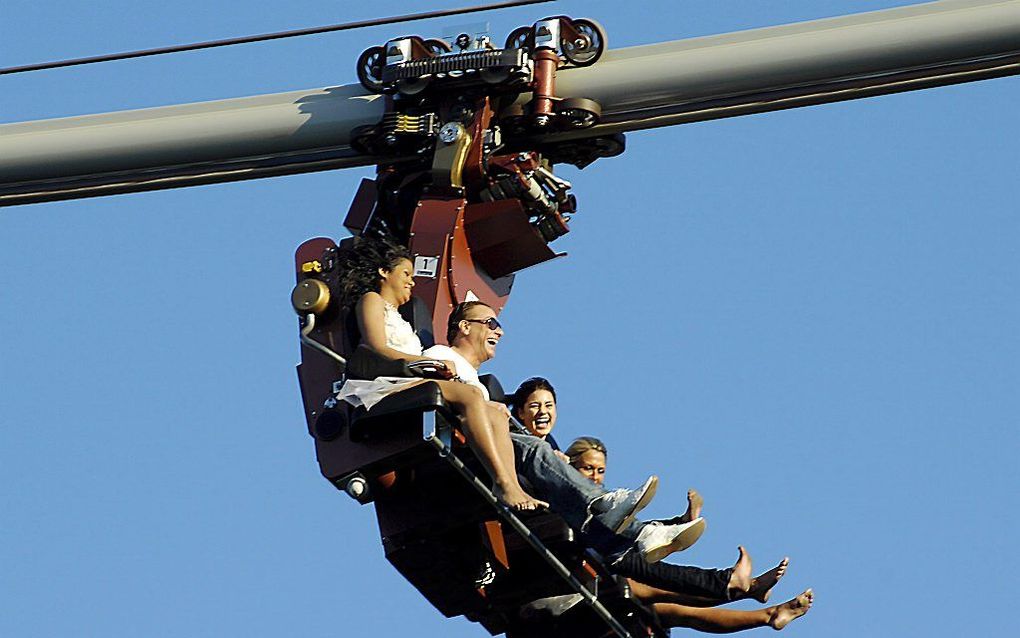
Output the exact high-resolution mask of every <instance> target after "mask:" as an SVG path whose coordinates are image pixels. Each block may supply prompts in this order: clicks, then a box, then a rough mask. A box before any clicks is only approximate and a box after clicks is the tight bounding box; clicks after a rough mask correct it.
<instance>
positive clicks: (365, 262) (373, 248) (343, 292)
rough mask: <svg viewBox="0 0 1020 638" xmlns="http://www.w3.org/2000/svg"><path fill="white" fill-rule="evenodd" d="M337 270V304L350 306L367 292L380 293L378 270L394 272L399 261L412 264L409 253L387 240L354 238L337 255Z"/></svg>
mask: <svg viewBox="0 0 1020 638" xmlns="http://www.w3.org/2000/svg"><path fill="white" fill-rule="evenodd" d="M336 259H337V263H338V265H339V270H340V276H341V279H340V303H341V304H342V305H343V306H345V307H346V306H352V305H354V304H355V303H357V301H358V300H359V299H361V296H362V295H364V294H365V293H366V292H379V283H380V281H381V279H382V278H381V277H380V276H379V269H380V268H382V269H383V270H393V268H394V267H395V266H396V265H397V264H399V263H400V262H401V261H402V260H404V259H406V260H408V261H411V252H410V251H409V250H407V249H406V248H404V247H403V246H401V245H399V244H396V243H394V242H392V241H389V240H387V239H371V238H369V237H355V238H354V241H353V242H351V244H350V245H348V246H345V247H343V248H340V249H339V250H337V252H336Z"/></svg>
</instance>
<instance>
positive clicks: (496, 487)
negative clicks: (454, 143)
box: [337, 238, 546, 511]
mask: <svg viewBox="0 0 1020 638" xmlns="http://www.w3.org/2000/svg"><path fill="white" fill-rule="evenodd" d="M337 259H338V260H339V264H340V268H341V272H343V273H344V278H343V281H342V282H341V288H342V290H341V303H342V304H343V305H345V306H346V307H350V306H352V305H353V306H354V312H355V315H356V317H357V320H358V328H359V329H360V331H361V342H362V343H363V344H365V345H367V346H368V347H369V348H371V349H372V350H373V351H375V352H376V353H378V354H379V355H381V356H383V357H385V358H387V359H392V360H404V361H407V362H415V361H428V360H429V359H428V358H427V357H424V356H422V344H421V341H420V340H419V339H418V335H416V334H415V332H414V328H412V327H411V324H409V323H407V321H405V320H404V318H403V317H401V316H400V313H399V312H397V308H398V307H399V306H401V305H403V304H405V303H407V302H408V301H410V300H411V289H412V288H414V276H413V274H414V266H413V265H412V263H411V254H410V252H408V250H407V249H406V248H404V247H403V246H399V245H396V244H393V243H390V242H388V241H383V240H376V239H369V238H356V239H355V241H354V242H353V245H352V246H351V247H350V248H346V249H342V250H340V251H338V253H337ZM442 363H443V365H442V366H441V370H440V372H441V373H442V374H445V376H447V379H441V380H433V381H434V382H435V383H437V384H438V385H439V389H440V391H441V392H442V394H443V399H444V400H446V402H447V403H448V404H450V405H451V406H452V407H453V409H454V410H455V411H456V412H457V414H458V415H460V417H461V427H462V428H463V432H464V436H465V438H466V439H467V442H468V445H470V446H471V449H472V450H474V452H475V455H476V456H477V457H478V460H479V461H481V463H482V465H483V466H484V467H485V469H486V471H487V472H488V473H489V476H491V477H492V481H493V488H492V489H493V492H494V493H495V495H496V497H497V498H498V499H499V500H500V501H501V502H503V503H504V504H505V505H507V506H508V507H510V508H511V509H513V510H518V511H520V510H532V509H536V508H538V507H544V506H546V503H544V502H543V501H539V500H538V499H535V498H533V497H532V496H530V495H528V494H527V493H526V492H525V491H524V489H523V488H522V487H521V485H520V483H519V482H518V480H517V473H516V472H515V470H514V458H513V447H512V445H511V444H510V440H509V439H510V434H509V431H508V430H507V429H506V428H505V427H502V428H500V427H498V426H497V424H498V422H499V421H498V419H496V418H495V416H496V415H494V414H493V413H492V408H491V407H490V406H489V405H488V403H487V402H486V401H485V399H484V397H483V396H482V394H481V392H479V391H478V389H477V388H474V387H472V386H470V385H467V384H465V383H460V382H458V381H457V380H456V379H455V378H454V370H455V369H456V368H455V367H454V365H453V364H452V363H450V362H442ZM424 381H425V380H422V379H409V378H391V377H382V378H378V379H370V380H359V379H348V380H347V381H346V382H345V383H344V385H343V387H342V388H341V389H340V392H339V398H341V399H343V400H345V401H347V402H348V403H350V404H352V405H354V406H360V405H364V406H365V407H366V408H369V409H371V407H372V406H373V405H375V404H376V403H377V402H378V401H379V400H381V399H382V398H383V397H385V396H387V395H389V394H392V393H394V392H399V391H400V390H404V389H407V388H408V387H411V386H413V385H417V384H419V383H423V382H424ZM504 423H505V421H504ZM504 439H505V440H504ZM508 452H509V455H508Z"/></svg>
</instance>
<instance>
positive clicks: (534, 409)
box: [512, 377, 560, 451]
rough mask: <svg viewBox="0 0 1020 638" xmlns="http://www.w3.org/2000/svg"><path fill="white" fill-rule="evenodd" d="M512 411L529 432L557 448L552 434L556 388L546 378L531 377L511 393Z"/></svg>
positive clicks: (554, 423)
mask: <svg viewBox="0 0 1020 638" xmlns="http://www.w3.org/2000/svg"><path fill="white" fill-rule="evenodd" d="M512 399H513V412H514V415H516V416H517V418H518V419H520V421H521V423H522V424H523V425H524V427H525V428H527V429H528V431H529V432H531V433H532V434H534V435H535V436H537V437H538V438H540V439H544V440H545V442H546V443H548V444H549V445H550V446H552V449H554V450H557V451H558V450H559V449H560V446H559V444H558V443H556V439H554V438H553V436H552V430H553V428H554V427H556V389H555V388H553V386H552V383H550V382H549V380H548V379H544V378H542V377H531V378H530V379H527V380H526V381H524V382H523V383H521V385H520V386H518V387H517V390H516V391H515V392H514V394H513V397H512Z"/></svg>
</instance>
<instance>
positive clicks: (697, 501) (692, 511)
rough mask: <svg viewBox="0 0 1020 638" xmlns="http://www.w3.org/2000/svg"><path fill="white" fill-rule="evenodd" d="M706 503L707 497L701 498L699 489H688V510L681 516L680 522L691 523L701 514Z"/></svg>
mask: <svg viewBox="0 0 1020 638" xmlns="http://www.w3.org/2000/svg"><path fill="white" fill-rule="evenodd" d="M704 504H705V499H703V498H701V494H698V490H694V489H691V490H687V511H686V512H684V515H683V516H681V517H680V522H681V523H690V522H691V521H693V520H694V519H696V518H698V517H699V516H701V508H702V506H703V505H704Z"/></svg>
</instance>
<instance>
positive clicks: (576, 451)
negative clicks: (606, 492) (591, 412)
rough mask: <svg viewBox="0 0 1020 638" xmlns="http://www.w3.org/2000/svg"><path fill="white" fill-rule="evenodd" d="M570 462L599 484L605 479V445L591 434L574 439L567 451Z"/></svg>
mask: <svg viewBox="0 0 1020 638" xmlns="http://www.w3.org/2000/svg"><path fill="white" fill-rule="evenodd" d="M564 454H566V455H567V456H568V457H569V458H570V464H571V465H572V466H574V467H575V468H577V470H578V471H579V472H581V474H584V475H585V476H587V477H588V478H589V479H591V480H593V481H595V482H596V483H598V484H599V485H602V483H603V482H604V481H605V480H606V456H607V455H608V454H609V453H608V452H607V451H606V446H605V444H604V443H602V441H600V440H598V439H596V438H595V437H593V436H582V437H580V438H578V439H575V440H574V442H573V443H571V444H570V447H568V448H567V451H566V452H564Z"/></svg>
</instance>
